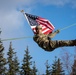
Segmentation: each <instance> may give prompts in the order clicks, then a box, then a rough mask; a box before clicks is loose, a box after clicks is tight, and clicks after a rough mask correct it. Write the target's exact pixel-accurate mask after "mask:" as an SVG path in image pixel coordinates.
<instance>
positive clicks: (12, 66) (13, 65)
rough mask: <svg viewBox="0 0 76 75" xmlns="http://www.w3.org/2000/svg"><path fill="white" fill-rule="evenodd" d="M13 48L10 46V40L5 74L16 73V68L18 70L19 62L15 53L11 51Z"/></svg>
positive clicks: (12, 74) (14, 74)
mask: <svg viewBox="0 0 76 75" xmlns="http://www.w3.org/2000/svg"><path fill="white" fill-rule="evenodd" d="M13 50H14V49H13V48H12V43H11V42H10V46H9V51H8V53H7V55H8V58H7V60H8V67H9V68H8V72H7V75H16V74H17V72H18V70H19V67H18V65H19V63H18V61H17V59H16V58H17V57H15V56H16V53H15V52H14V51H13ZM17 75H18V74H17Z"/></svg>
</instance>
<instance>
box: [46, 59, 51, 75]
mask: <svg viewBox="0 0 76 75" xmlns="http://www.w3.org/2000/svg"><path fill="white" fill-rule="evenodd" d="M50 74H51V70H50V65H49V64H48V60H47V61H46V75H50Z"/></svg>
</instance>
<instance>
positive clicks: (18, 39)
mask: <svg viewBox="0 0 76 75" xmlns="http://www.w3.org/2000/svg"><path fill="white" fill-rule="evenodd" d="M75 25H76V23H74V24H72V25H69V26H66V27H64V28H62V29H60V31H61V30H65V29H67V28H69V27H72V26H75ZM25 38H32V37H31V36H30V37H19V38H9V39H3V40H1V41H9V40H19V39H25Z"/></svg>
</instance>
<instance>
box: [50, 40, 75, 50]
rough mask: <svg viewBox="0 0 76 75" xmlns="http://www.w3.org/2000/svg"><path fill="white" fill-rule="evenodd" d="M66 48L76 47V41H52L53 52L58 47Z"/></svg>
mask: <svg viewBox="0 0 76 75" xmlns="http://www.w3.org/2000/svg"><path fill="white" fill-rule="evenodd" d="M64 46H76V40H60V41H58V40H55V41H52V40H50V47H49V48H50V49H51V50H53V49H55V48H58V47H64Z"/></svg>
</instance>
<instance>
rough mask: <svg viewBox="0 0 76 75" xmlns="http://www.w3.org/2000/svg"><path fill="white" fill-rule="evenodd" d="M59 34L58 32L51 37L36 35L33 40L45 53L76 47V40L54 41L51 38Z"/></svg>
mask: <svg viewBox="0 0 76 75" xmlns="http://www.w3.org/2000/svg"><path fill="white" fill-rule="evenodd" d="M57 33H59V31H58V30H57V31H55V32H54V33H51V34H49V35H45V34H35V36H34V37H33V39H34V41H35V42H36V43H37V44H38V45H39V46H40V47H41V48H43V49H44V50H45V51H53V50H54V49H55V48H58V47H63V46H76V40H64V41H63V40H60V41H58V40H54V41H52V40H51V39H50V38H53V37H54V36H55V35H56V34H57Z"/></svg>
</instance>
